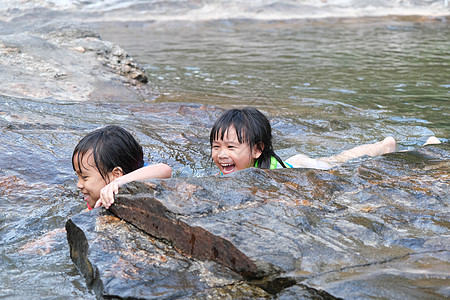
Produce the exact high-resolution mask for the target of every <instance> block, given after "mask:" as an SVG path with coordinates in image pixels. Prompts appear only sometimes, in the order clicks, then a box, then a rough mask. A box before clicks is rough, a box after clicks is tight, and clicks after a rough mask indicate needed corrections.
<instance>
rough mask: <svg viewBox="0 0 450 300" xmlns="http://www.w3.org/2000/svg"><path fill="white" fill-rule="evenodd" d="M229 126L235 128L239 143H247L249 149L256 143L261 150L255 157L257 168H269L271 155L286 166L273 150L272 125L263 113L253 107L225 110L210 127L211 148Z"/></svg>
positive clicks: (221, 137) (221, 138)
mask: <svg viewBox="0 0 450 300" xmlns="http://www.w3.org/2000/svg"><path fill="white" fill-rule="evenodd" d="M231 126H234V128H235V129H236V135H237V138H238V141H239V143H241V144H242V143H245V142H246V143H248V144H249V145H250V149H253V146H255V145H256V147H258V149H259V150H261V151H262V153H261V156H260V157H259V158H258V159H257V162H258V165H257V166H258V167H259V168H263V169H269V168H270V160H271V157H272V156H273V157H275V159H276V160H277V161H278V162H279V163H280V164H281V165H282V166H283V168H286V165H285V164H284V163H283V161H282V160H281V158H280V157H279V156H278V155H276V154H275V152H274V150H273V146H272V127H271V126H270V122H269V120H268V119H267V118H266V116H265V115H264V114H263V113H261V112H260V111H259V110H257V109H256V108H254V107H247V108H244V109H237V108H234V109H230V110H227V111H226V112H225V113H223V114H222V115H221V116H220V117H219V119H217V121H216V122H215V123H214V126H213V127H212V129H211V133H210V136H209V142H210V144H211V148H212V145H213V143H214V141H215V140H218V139H220V140H223V137H224V135H225V132H226V131H227V130H228V128H230V127H231Z"/></svg>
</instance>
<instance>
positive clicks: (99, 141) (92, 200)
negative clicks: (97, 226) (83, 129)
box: [72, 125, 172, 210]
mask: <svg viewBox="0 0 450 300" xmlns="http://www.w3.org/2000/svg"><path fill="white" fill-rule="evenodd" d="M143 157H144V154H143V151H142V147H141V145H139V143H138V142H137V141H136V140H135V138H134V137H133V136H132V135H131V134H130V133H129V132H128V131H126V130H125V129H123V128H122V127H120V126H116V125H110V126H106V127H104V128H100V129H97V130H95V131H93V132H91V133H89V134H87V135H86V136H85V137H84V138H83V139H81V141H80V142H79V143H78V145H77V146H76V147H75V149H74V151H73V155H72V167H73V169H74V171H75V172H76V173H77V175H78V182H77V187H78V188H79V189H80V191H81V192H82V193H83V195H84V200H85V201H86V204H87V207H88V209H89V210H91V209H92V208H94V207H99V206H102V205H103V206H104V207H105V208H109V207H110V206H111V204H112V203H114V195H115V194H117V193H118V191H119V187H120V186H121V185H123V184H125V183H128V182H131V181H135V180H145V179H151V178H169V177H170V176H171V174H172V169H171V168H170V167H169V166H168V165H166V164H163V163H159V164H155V165H146V166H144V159H143Z"/></svg>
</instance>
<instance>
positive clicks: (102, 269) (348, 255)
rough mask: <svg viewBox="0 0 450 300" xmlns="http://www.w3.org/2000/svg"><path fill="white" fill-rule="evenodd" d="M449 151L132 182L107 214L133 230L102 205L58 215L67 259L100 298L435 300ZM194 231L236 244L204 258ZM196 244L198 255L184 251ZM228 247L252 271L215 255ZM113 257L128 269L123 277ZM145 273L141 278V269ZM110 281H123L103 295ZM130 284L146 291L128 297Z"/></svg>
mask: <svg viewBox="0 0 450 300" xmlns="http://www.w3.org/2000/svg"><path fill="white" fill-rule="evenodd" d="M449 160H450V147H449V145H448V144H441V145H437V146H426V147H423V148H421V149H419V150H417V151H411V152H403V153H394V154H389V155H385V156H382V157H377V158H374V159H372V160H369V161H366V162H363V163H361V162H354V163H350V164H346V165H343V166H341V167H339V168H335V169H332V170H329V171H319V170H307V169H283V170H261V169H255V168H250V169H247V170H244V171H240V172H235V173H233V174H231V175H230V176H223V177H209V178H171V179H167V180H152V181H148V182H133V183H130V184H128V185H126V186H124V187H122V188H121V191H120V194H119V195H118V197H117V199H116V203H115V204H114V205H113V206H112V207H111V209H110V211H111V212H113V213H114V214H116V215H117V216H119V217H120V218H123V219H124V220H127V221H129V222H131V224H133V225H134V226H136V227H137V228H140V229H137V228H135V227H133V226H131V225H130V223H129V222H124V221H120V220H119V219H118V218H116V217H114V216H112V215H110V213H109V212H106V211H105V210H104V209H103V208H100V209H96V210H94V211H91V212H90V213H88V214H83V215H80V216H77V217H75V218H73V219H71V220H69V221H68V223H67V233H68V240H69V243H70V244H71V255H72V259H73V261H74V263H75V264H76V265H77V266H78V267H79V269H80V270H81V271H82V273H83V274H85V276H86V277H87V282H88V284H90V285H92V286H93V287H95V289H96V291H97V294H98V295H102V296H104V297H109V296H111V295H113V296H114V297H116V296H117V297H122V298H123V297H124V295H127V297H128V296H129V297H138V298H144V299H149V298H158V297H159V295H160V294H159V293H160V291H161V290H162V289H163V287H164V288H165V293H164V296H168V295H171V297H175V298H178V297H179V298H191V297H194V298H195V297H200V298H204V297H216V296H220V297H222V298H226V297H231V298H235V296H236V295H239V298H251V297H268V298H279V299H286V298H287V299H289V298H293V297H294V298H306V299H310V298H318V299H333V298H339V297H342V298H345V299H351V298H372V297H386V298H404V297H408V298H436V299H439V298H442V299H445V298H447V297H448V288H447V286H446V284H445V282H446V280H447V281H448V279H449V277H450V275H449V274H448V268H449V266H450V262H449V257H450V256H449V251H450V236H449V230H448V229H449V228H450V224H449V208H448V204H449V197H448V196H449V190H450V189H449V185H448V183H449V181H450V179H449V177H448V171H449V168H450V164H449ZM419 179H420V180H419ZM399 186H401V187H402V188H401V189H398V187H399ZM105 220H109V221H108V222H109V224H110V225H109V227H106V226H105V225H101V224H104V223H105V222H106V221H105ZM161 220H163V221H164V222H162V221H161ZM161 225H164V226H165V227H160V226H161ZM177 226H178V227H177ZM177 228H178V229H182V230H178V231H177V230H176V229H177ZM199 228H200V229H201V230H202V232H201V233H200V234H199V233H198V232H199V231H197V230H198V229H199ZM124 231H125V232H126V234H124ZM168 231H170V233H169V234H168V233H167V232H168ZM204 231H206V232H207V233H208V234H209V235H211V236H214V237H215V238H217V239H218V240H220V241H222V240H226V241H228V242H229V243H230V244H231V245H232V246H233V247H232V248H233V249H234V248H235V250H236V251H237V252H228V253H226V250H224V249H225V248H220V247H221V246H218V247H219V248H217V251H218V255H215V256H210V255H209V254H208V253H209V252H208V251H209V250H208V249H207V246H208V244H214V243H215V242H211V239H209V237H208V239H209V240H208V241H206V240H201V237H202V236H204V235H203V234H204ZM83 234H84V237H81V238H77V237H79V236H83ZM205 242H206V243H205ZM183 243H184V244H183ZM202 243H205V244H204V245H202ZM197 244H198V245H200V246H204V247H206V248H203V250H204V252H202V251H194V250H192V251H190V249H193V248H194V247H196V246H197ZM87 245H89V247H87ZM111 245H114V247H113V248H110V247H112V246H111ZM214 245H217V244H214ZM186 249H187V250H186ZM199 249H202V248H199ZM235 250H233V251H235ZM221 251H224V252H223V253H222V252H221ZM130 253H134V255H130ZM205 253H206V255H205ZM233 253H234V254H233ZM235 253H240V254H239V255H241V254H242V255H244V256H245V257H247V258H248V259H250V261H252V262H253V263H254V264H255V266H256V269H257V270H259V271H260V272H259V273H258V272H257V274H258V276H247V273H245V272H242V268H238V267H236V266H235V265H230V264H229V260H223V259H217V258H218V257H219V258H220V257H221V255H231V257H232V256H233V255H235ZM107 257H110V258H111V260H108V259H105V258H107ZM155 257H157V258H155ZM160 257H166V260H167V262H164V263H162V260H161V259H160ZM150 258H151V259H150ZM118 261H120V262H121V263H120V264H118V263H117V262H118ZM122 264H123V265H127V266H128V267H129V268H130V269H129V270H128V271H127V275H128V276H129V278H127V279H126V280H125V278H124V277H123V275H121V274H122V273H123V272H124V271H123V270H124V266H123V265H122ZM252 268H253V267H252ZM181 269H182V270H183V272H184V273H183V276H186V278H185V279H184V280H186V281H187V282H190V284H189V285H187V286H186V285H183V284H182V283H181V282H182V281H183V279H182V276H177V272H179V270H181ZM94 270H98V271H94ZM198 270H202V271H201V272H199V271H198ZM205 270H207V271H205ZM446 270H447V271H446ZM251 271H252V272H254V270H253V269H251ZM158 272H160V273H158ZM149 273H151V274H152V276H153V277H152V278H153V279H152V280H151V282H150V281H149V280H148V279H145V278H143V275H142V274H149ZM95 274H97V276H95ZM206 274H208V275H206ZM92 278H97V280H98V282H99V283H95V280H93V279H92ZM93 282H94V283H93ZM111 282H115V283H114V285H113V284H111ZM119 282H120V283H122V285H120V286H121V288H123V290H121V293H118V292H114V293H113V291H114V287H117V286H118V284H119ZM125 282H133V284H130V285H129V288H128V289H127V287H126V286H127V284H126V283H125ZM137 282H140V284H137ZM167 282H170V283H176V284H174V285H170V287H168V285H167ZM194 282H195V283H194ZM135 283H136V284H137V286H143V285H145V286H146V289H145V291H143V292H142V293H141V292H140V293H139V294H136V293H135V292H134V290H135ZM200 283H202V284H200ZM235 293H237V294H235ZM241 296H242V297H241ZM161 297H162V296H161Z"/></svg>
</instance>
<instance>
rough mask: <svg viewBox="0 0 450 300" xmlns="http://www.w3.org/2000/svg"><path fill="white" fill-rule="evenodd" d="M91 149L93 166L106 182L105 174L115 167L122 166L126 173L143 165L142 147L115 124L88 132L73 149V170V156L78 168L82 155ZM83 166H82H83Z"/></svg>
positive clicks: (80, 164) (79, 167)
mask: <svg viewBox="0 0 450 300" xmlns="http://www.w3.org/2000/svg"><path fill="white" fill-rule="evenodd" d="M89 151H92V156H93V158H94V162H95V167H96V168H97V170H98V171H99V173H100V175H101V176H102V178H103V179H104V180H105V182H106V176H107V174H108V173H109V172H111V171H112V170H114V168H115V167H120V168H122V171H123V173H124V174H128V173H130V172H132V171H134V170H136V169H139V168H141V167H143V166H144V154H143V152H142V147H141V145H139V143H138V142H137V141H136V140H135V139H134V137H133V136H132V135H131V134H130V133H129V132H128V131H126V130H125V129H123V128H122V127H120V126H116V125H109V126H106V127H104V128H100V129H97V130H95V131H92V132H90V133H89V134H87V135H86V136H85V137H84V138H82V139H81V141H80V142H79V143H78V145H77V146H76V147H75V149H74V150H73V154H72V167H73V169H74V170H75V165H74V158H75V157H76V158H77V161H78V166H77V167H78V169H79V170H80V172H81V167H82V166H83V165H82V163H81V160H82V159H83V157H84V155H85V154H86V153H88V152H89ZM83 167H84V166H83Z"/></svg>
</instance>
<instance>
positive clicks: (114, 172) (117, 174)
mask: <svg viewBox="0 0 450 300" xmlns="http://www.w3.org/2000/svg"><path fill="white" fill-rule="evenodd" d="M112 175H113V180H114V179H116V178H119V177H122V176H123V170H122V168H121V167H115V168H114V169H113V170H112Z"/></svg>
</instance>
